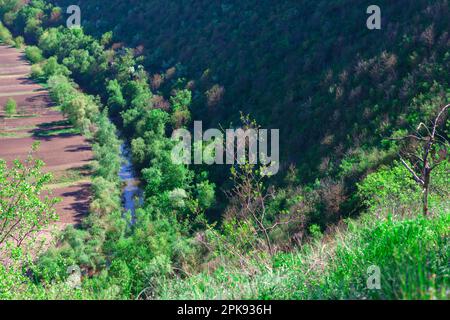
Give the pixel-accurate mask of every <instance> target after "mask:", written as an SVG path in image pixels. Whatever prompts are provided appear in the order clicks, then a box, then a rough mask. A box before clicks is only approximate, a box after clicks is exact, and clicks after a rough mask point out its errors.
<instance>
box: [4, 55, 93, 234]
mask: <svg viewBox="0 0 450 320" xmlns="http://www.w3.org/2000/svg"><path fill="white" fill-rule="evenodd" d="M30 68H31V67H30V65H29V64H28V63H27V62H26V61H25V60H24V57H23V53H21V52H19V51H18V50H16V49H14V48H11V47H5V46H0V159H5V160H6V161H7V162H8V163H11V161H12V160H14V159H24V158H25V157H26V156H27V154H28V152H29V151H30V148H31V146H32V144H33V142H35V141H40V143H41V145H40V147H39V150H38V152H37V153H36V155H35V156H36V157H37V158H39V159H41V160H43V161H44V162H45V164H46V166H45V169H44V170H45V171H49V172H54V173H55V174H56V175H57V174H58V173H61V171H63V170H67V169H72V168H81V167H85V166H86V165H87V164H89V162H90V161H91V160H92V150H91V146H90V145H89V142H88V141H87V140H86V139H85V138H84V137H83V136H81V135H79V134H77V135H75V134H50V135H49V136H45V135H40V134H36V133H40V132H44V133H45V131H48V130H55V129H62V128H68V127H69V126H68V124H67V123H64V120H65V118H64V116H63V115H62V114H61V113H60V112H59V111H56V110H55V108H52V107H53V106H54V104H53V103H52V101H51V99H50V97H49V96H48V92H47V91H46V90H44V89H43V88H42V87H41V86H40V85H38V84H36V83H34V82H33V81H31V80H30V79H28V78H27V76H26V74H28V73H29V72H30ZM10 97H11V98H13V99H14V100H15V101H16V102H17V112H18V115H17V116H15V117H13V118H6V116H5V114H4V110H3V109H4V108H3V106H4V105H5V103H6V101H7V100H8V98H10ZM48 132H50V133H51V131H48ZM52 192H53V195H54V196H56V197H60V198H62V202H60V203H59V204H58V205H57V206H56V210H57V213H58V214H59V216H60V220H59V222H58V223H57V224H56V226H57V227H58V229H60V228H64V227H65V226H67V225H69V224H72V225H74V224H78V223H80V221H81V219H82V217H83V216H84V215H85V214H86V213H87V211H88V209H89V202H90V197H91V192H90V184H89V183H86V181H85V180H84V181H78V182H73V183H72V185H69V186H67V185H66V186H64V187H60V188H56V189H54V190H52Z"/></svg>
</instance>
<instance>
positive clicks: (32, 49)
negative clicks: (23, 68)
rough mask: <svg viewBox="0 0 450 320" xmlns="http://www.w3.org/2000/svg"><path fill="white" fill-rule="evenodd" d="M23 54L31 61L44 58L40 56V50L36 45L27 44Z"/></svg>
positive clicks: (36, 61) (39, 60)
mask: <svg viewBox="0 0 450 320" xmlns="http://www.w3.org/2000/svg"><path fill="white" fill-rule="evenodd" d="M25 56H26V57H27V59H28V60H30V62H31V63H33V64H34V63H39V62H41V61H42V60H44V57H43V56H42V51H41V49H39V48H38V47H36V46H28V47H26V49H25Z"/></svg>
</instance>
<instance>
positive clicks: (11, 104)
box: [5, 98, 17, 117]
mask: <svg viewBox="0 0 450 320" xmlns="http://www.w3.org/2000/svg"><path fill="white" fill-rule="evenodd" d="M16 113H17V102H16V101H15V100H14V99H13V98H9V99H8V101H6V104H5V114H6V115H7V116H8V117H12V116H14V115H15V114H16Z"/></svg>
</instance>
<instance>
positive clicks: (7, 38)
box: [0, 22, 14, 45]
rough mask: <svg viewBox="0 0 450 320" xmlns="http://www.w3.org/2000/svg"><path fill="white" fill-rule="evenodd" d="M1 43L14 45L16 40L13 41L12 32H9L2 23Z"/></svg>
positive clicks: (0, 30) (0, 25)
mask: <svg viewBox="0 0 450 320" xmlns="http://www.w3.org/2000/svg"><path fill="white" fill-rule="evenodd" d="M0 42H1V43H4V44H7V45H13V44H14V40H13V36H12V35H11V32H9V30H8V29H7V28H6V27H5V26H4V25H3V23H1V22H0Z"/></svg>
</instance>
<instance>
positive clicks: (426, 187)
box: [423, 164, 431, 216]
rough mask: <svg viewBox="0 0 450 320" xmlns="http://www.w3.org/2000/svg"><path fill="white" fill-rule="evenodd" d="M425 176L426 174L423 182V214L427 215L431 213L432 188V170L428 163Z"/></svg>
mask: <svg viewBox="0 0 450 320" xmlns="http://www.w3.org/2000/svg"><path fill="white" fill-rule="evenodd" d="M424 173H425V176H424V184H423V214H424V215H425V216H428V215H429V211H428V194H429V190H430V176H431V170H430V168H429V167H428V164H427V165H426V167H425V170H424Z"/></svg>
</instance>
